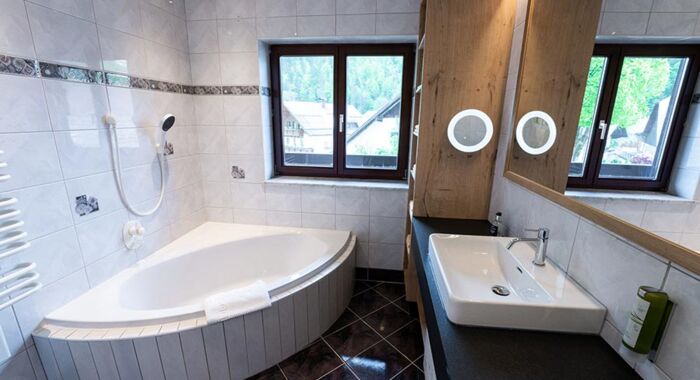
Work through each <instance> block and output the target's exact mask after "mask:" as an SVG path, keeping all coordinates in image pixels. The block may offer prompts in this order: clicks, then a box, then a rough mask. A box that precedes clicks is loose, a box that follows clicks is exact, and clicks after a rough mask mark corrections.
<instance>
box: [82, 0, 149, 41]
mask: <svg viewBox="0 0 700 380" xmlns="http://www.w3.org/2000/svg"><path fill="white" fill-rule="evenodd" d="M140 3H141V1H139V0H93V5H94V7H95V17H96V19H97V23H98V24H100V25H104V26H108V27H110V28H113V29H117V30H120V31H122V32H126V33H131V34H133V35H136V36H142V35H143V28H142V26H141V25H142V23H141V9H140V7H139V5H140Z"/></svg>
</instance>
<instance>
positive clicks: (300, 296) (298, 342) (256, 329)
mask: <svg viewBox="0 0 700 380" xmlns="http://www.w3.org/2000/svg"><path fill="white" fill-rule="evenodd" d="M354 248H355V237H354V235H353V234H351V233H350V232H347V231H332V230H319V229H304V228H286V227H270V226H252V225H241V224H230V223H213V222H208V223H205V224H203V225H202V226H200V227H198V228H196V229H194V230H192V231H190V232H189V233H187V234H185V235H183V236H182V237H180V238H178V239H176V240H175V241H173V242H172V243H170V244H168V245H167V246H165V247H163V248H161V249H160V250H158V251H157V252H155V253H153V254H152V255H150V256H148V257H146V258H144V259H143V260H140V261H139V262H137V263H136V264H134V265H133V266H131V267H129V268H127V269H125V270H123V271H122V272H119V273H118V274H117V275H115V276H114V277H112V278H110V279H108V280H107V281H105V282H103V283H102V284H100V285H98V286H97V287H95V288H93V289H91V290H89V291H88V292H86V293H85V294H83V295H81V296H79V297H78V298H76V299H74V300H73V301H71V302H69V303H67V304H66V305H64V306H62V307H60V308H59V309H57V310H55V311H53V312H51V313H50V314H48V315H47V316H46V317H45V318H44V320H43V322H42V323H41V325H40V326H39V327H38V328H37V329H36V330H35V331H34V333H33V336H34V340H35V342H36V345H37V350H38V351H39V356H40V358H41V361H42V363H43V365H44V368H45V370H46V372H47V375H48V377H49V378H50V379H51V378H57V379H62V378H74V377H76V375H77V377H79V378H97V377H100V378H101V377H103V375H102V374H103V373H111V374H120V375H119V376H117V378H125V379H130V378H140V377H143V378H144V379H145V378H163V377H164V378H166V379H168V378H194V379H198V378H208V377H207V376H208V375H205V372H206V373H213V372H217V373H220V374H221V376H217V377H220V378H224V379H227V378H228V379H238V378H241V379H242V378H245V377H247V376H250V375H253V374H255V373H258V372H260V371H262V370H264V369H265V368H268V367H269V366H272V365H274V364H277V363H278V362H280V361H281V360H283V359H284V358H287V357H289V356H291V355H293V354H294V353H296V352H298V351H299V350H301V349H303V348H304V347H305V346H306V345H307V344H309V343H311V342H313V341H314V340H315V339H317V338H318V337H320V335H321V333H323V332H324V331H325V330H326V329H327V328H329V327H330V326H331V325H332V324H333V323H334V322H335V320H336V319H337V318H338V317H339V316H340V315H341V314H342V312H343V310H344V309H345V307H346V306H347V304H348V303H349V302H350V298H351V297H352V291H353V279H354V269H355V265H354V260H355V256H354V252H355V251H354ZM257 280H263V281H264V282H265V283H266V284H267V286H268V289H269V292H270V297H271V299H272V307H269V308H266V309H262V310H258V311H253V312H249V313H246V314H244V315H241V316H237V317H235V318H230V319H228V320H225V321H223V322H217V323H212V324H208V323H207V322H206V318H205V316H204V310H203V307H202V304H203V302H204V300H205V299H206V298H207V297H208V296H210V295H213V294H216V293H219V292H223V291H228V290H232V289H236V288H239V287H243V286H246V285H249V284H251V283H252V282H254V281H257ZM205 347H206V351H207V353H206V355H205V354H204V350H203V349H204V348H205ZM210 351H211V352H210ZM215 353H216V354H215ZM154 355H155V356H154ZM217 355H219V356H217ZM220 355H224V358H226V359H225V360H223V361H222V360H221V359H222V358H221V356H220ZM158 358H160V361H158V360H157V359H158ZM154 363H155V364H154ZM195 370H198V371H203V372H202V373H201V374H199V375H198V374H196V373H190V372H191V371H195ZM98 373H99V376H97V374H98ZM122 374H127V375H122ZM128 374H132V375H128ZM137 374H139V375H138V376H137ZM107 377H114V376H107Z"/></svg>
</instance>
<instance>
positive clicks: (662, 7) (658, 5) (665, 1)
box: [652, 0, 700, 12]
mask: <svg viewBox="0 0 700 380" xmlns="http://www.w3.org/2000/svg"><path fill="white" fill-rule="evenodd" d="M652 12H700V3H698V2H697V1H695V0H654V6H653V7H652Z"/></svg>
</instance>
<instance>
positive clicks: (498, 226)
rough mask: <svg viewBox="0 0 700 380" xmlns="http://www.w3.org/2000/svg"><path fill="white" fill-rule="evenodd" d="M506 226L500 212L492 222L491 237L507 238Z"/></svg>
mask: <svg viewBox="0 0 700 380" xmlns="http://www.w3.org/2000/svg"><path fill="white" fill-rule="evenodd" d="M505 229H506V228H505V225H504V224H503V214H502V213H501V212H500V211H499V212H497V213H496V216H495V217H494V218H493V221H492V222H491V228H490V230H489V232H490V233H491V236H505Z"/></svg>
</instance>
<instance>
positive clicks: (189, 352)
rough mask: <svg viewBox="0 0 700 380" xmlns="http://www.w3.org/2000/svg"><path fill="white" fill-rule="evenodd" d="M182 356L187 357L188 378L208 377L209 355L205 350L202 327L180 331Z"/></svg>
mask: <svg viewBox="0 0 700 380" xmlns="http://www.w3.org/2000/svg"><path fill="white" fill-rule="evenodd" d="M180 342H181V344H182V356H183V357H184V359H185V368H186V369H187V378H188V379H207V378H209V372H208V371H209V369H208V368H207V355H206V352H205V350H204V338H203V336H202V329H193V330H188V331H183V332H181V333H180Z"/></svg>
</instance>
